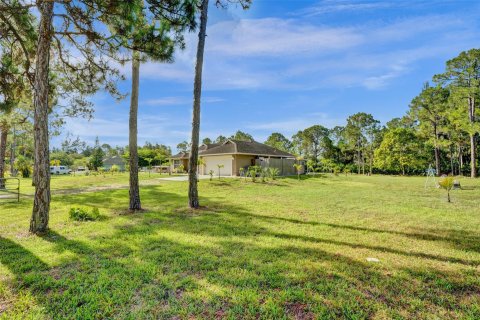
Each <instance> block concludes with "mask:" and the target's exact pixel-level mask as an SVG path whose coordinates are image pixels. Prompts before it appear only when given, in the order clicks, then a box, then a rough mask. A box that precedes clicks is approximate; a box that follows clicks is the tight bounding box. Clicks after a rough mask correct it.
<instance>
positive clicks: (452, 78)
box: [434, 49, 480, 178]
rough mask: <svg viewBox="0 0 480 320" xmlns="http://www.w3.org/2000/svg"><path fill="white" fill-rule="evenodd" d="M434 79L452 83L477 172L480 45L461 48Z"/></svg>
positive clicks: (473, 170) (474, 172) (472, 167)
mask: <svg viewBox="0 0 480 320" xmlns="http://www.w3.org/2000/svg"><path fill="white" fill-rule="evenodd" d="M434 80H435V81H438V82H440V83H442V84H445V85H447V86H448V88H449V89H450V92H451V100H453V101H454V102H455V105H456V106H457V107H458V109H457V111H458V112H459V113H461V114H462V115H463V116H462V117H457V119H458V118H460V119H461V121H460V122H459V123H460V124H461V126H462V128H463V131H465V132H466V133H468V135H469V136H470V176H471V177H472V178H474V177H476V176H477V166H476V161H477V156H476V147H477V141H476V140H477V135H478V133H479V132H480V125H479V119H480V117H479V115H478V114H477V109H478V107H479V103H480V49H471V50H468V51H464V52H461V53H460V54H459V55H458V56H457V57H455V58H453V59H451V60H449V61H447V64H446V71H445V72H444V73H442V74H439V75H436V76H434Z"/></svg>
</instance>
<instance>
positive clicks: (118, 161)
mask: <svg viewBox="0 0 480 320" xmlns="http://www.w3.org/2000/svg"><path fill="white" fill-rule="evenodd" d="M126 164H127V162H126V161H125V159H123V158H122V157H121V156H113V157H109V158H105V159H103V168H104V169H105V170H110V168H112V166H113V165H117V166H118V169H119V170H120V171H125V166H126Z"/></svg>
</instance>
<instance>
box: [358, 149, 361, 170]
mask: <svg viewBox="0 0 480 320" xmlns="http://www.w3.org/2000/svg"><path fill="white" fill-rule="evenodd" d="M361 156H362V155H361V152H360V149H358V152H357V164H358V168H357V171H358V174H360V173H361V170H362V168H361V166H360V161H361V160H360V159H361Z"/></svg>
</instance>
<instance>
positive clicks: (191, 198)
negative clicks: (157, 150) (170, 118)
mask: <svg viewBox="0 0 480 320" xmlns="http://www.w3.org/2000/svg"><path fill="white" fill-rule="evenodd" d="M208 2H209V0H199V10H200V26H199V31H198V45H197V55H196V63H195V80H194V84H193V112H192V113H193V116H192V136H191V139H192V140H191V143H190V145H191V150H190V156H189V162H188V166H189V170H188V172H189V174H188V205H189V207H190V208H198V207H199V206H200V201H199V199H198V186H197V184H198V180H197V161H198V144H199V140H200V102H201V98H202V73H203V55H204V52H205V38H206V37H207V20H208ZM231 2H236V3H238V4H240V5H241V6H242V7H243V8H244V9H247V8H248V7H249V6H250V3H251V0H226V1H225V2H222V0H216V1H215V3H216V5H217V6H227V5H228V3H231Z"/></svg>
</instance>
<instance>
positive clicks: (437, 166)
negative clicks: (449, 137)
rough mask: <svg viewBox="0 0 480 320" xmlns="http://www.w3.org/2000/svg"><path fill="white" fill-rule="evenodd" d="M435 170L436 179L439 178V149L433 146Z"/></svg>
mask: <svg viewBox="0 0 480 320" xmlns="http://www.w3.org/2000/svg"><path fill="white" fill-rule="evenodd" d="M435 170H436V171H437V177H439V176H440V149H439V148H438V147H437V146H435Z"/></svg>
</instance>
